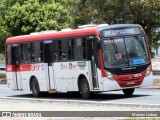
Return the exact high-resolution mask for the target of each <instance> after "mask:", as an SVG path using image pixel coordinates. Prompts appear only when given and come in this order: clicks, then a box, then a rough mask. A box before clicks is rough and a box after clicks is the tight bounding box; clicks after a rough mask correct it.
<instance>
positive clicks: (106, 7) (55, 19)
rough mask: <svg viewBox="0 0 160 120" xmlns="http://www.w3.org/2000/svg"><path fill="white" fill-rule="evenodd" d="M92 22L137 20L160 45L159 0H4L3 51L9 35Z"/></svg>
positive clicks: (0, 19)
mask: <svg viewBox="0 0 160 120" xmlns="http://www.w3.org/2000/svg"><path fill="white" fill-rule="evenodd" d="M89 23H96V24H100V23H108V24H117V23H118V24H119V23H135V24H140V25H142V27H143V28H144V29H145V31H146V33H147V35H148V37H149V43H150V45H151V46H152V47H154V48H157V47H158V44H157V41H158V39H159V37H160V36H159V34H156V33H155V29H156V28H158V27H160V2H158V1H157V0H123V1H122V0H0V33H1V34H0V50H1V51H0V52H3V50H4V41H5V39H6V38H7V37H9V36H16V35H23V34H29V33H31V32H37V31H43V30H53V29H54V30H60V29H62V28H66V27H72V28H77V26H78V25H83V24H89Z"/></svg>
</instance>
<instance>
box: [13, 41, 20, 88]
mask: <svg viewBox="0 0 160 120" xmlns="http://www.w3.org/2000/svg"><path fill="white" fill-rule="evenodd" d="M11 56H12V59H11V61H12V65H13V69H14V70H13V76H14V78H13V79H14V85H15V88H16V89H17V90H21V89H22V81H21V75H20V63H19V62H20V52H19V48H18V45H17V44H13V45H12V47H11Z"/></svg>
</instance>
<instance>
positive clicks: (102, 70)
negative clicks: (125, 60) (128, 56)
mask: <svg viewBox="0 0 160 120" xmlns="http://www.w3.org/2000/svg"><path fill="white" fill-rule="evenodd" d="M99 60H100V68H101V75H102V77H107V76H106V73H105V70H104V64H103V57H102V50H99Z"/></svg>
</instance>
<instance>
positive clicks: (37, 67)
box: [30, 64, 39, 71]
mask: <svg viewBox="0 0 160 120" xmlns="http://www.w3.org/2000/svg"><path fill="white" fill-rule="evenodd" d="M30 70H31V71H38V70H39V65H38V64H31V69H30Z"/></svg>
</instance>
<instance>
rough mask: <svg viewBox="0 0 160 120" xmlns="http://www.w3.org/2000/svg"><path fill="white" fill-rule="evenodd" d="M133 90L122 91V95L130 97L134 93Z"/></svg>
mask: <svg viewBox="0 0 160 120" xmlns="http://www.w3.org/2000/svg"><path fill="white" fill-rule="evenodd" d="M134 90H135V88H129V89H123V90H122V91H123V93H124V95H125V96H131V95H132V94H133V93H134Z"/></svg>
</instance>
